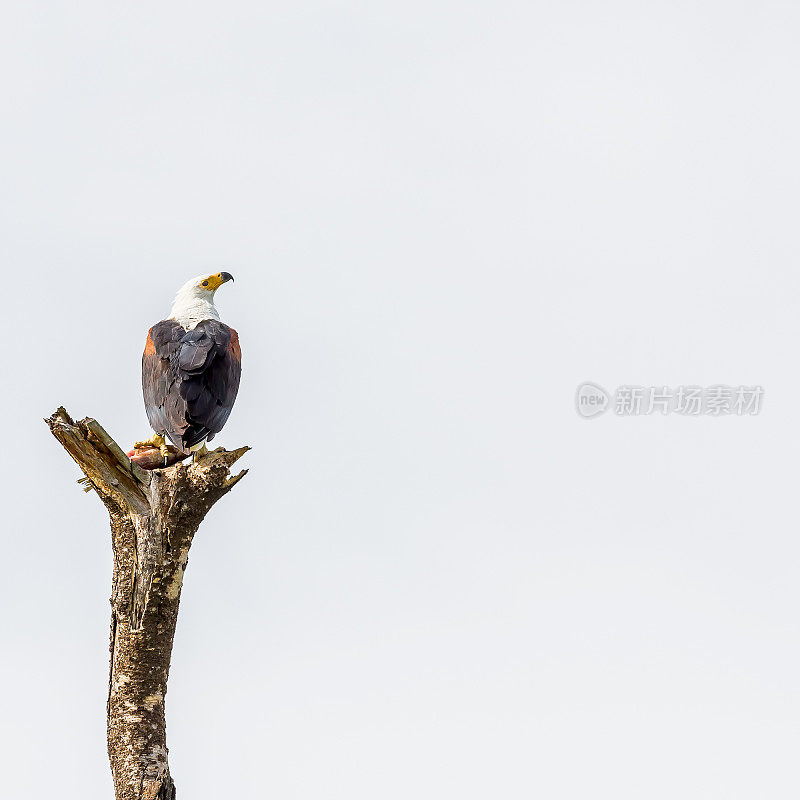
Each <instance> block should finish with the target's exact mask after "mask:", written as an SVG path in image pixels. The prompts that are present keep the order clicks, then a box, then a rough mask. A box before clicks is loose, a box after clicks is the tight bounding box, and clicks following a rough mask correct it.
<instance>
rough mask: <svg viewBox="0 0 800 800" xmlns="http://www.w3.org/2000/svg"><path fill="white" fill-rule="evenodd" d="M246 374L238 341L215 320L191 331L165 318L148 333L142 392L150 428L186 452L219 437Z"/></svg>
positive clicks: (203, 323)
mask: <svg viewBox="0 0 800 800" xmlns="http://www.w3.org/2000/svg"><path fill="white" fill-rule="evenodd" d="M241 373H242V368H241V351H240V349H239V337H238V335H237V334H236V331H234V330H232V329H231V328H229V327H228V326H227V325H224V324H223V323H221V322H218V321H217V320H205V321H204V322H201V323H200V324H199V325H197V326H196V327H195V328H193V329H192V330H190V331H186V330H184V329H183V328H182V327H181V326H180V325H178V323H177V322H174V321H172V320H165V321H164V322H159V323H158V325H155V326H154V327H153V328H151V329H150V333H149V334H148V339H147V345H146V346H145V352H144V357H143V360H142V388H143V390H144V401H145V408H146V410H147V418H148V419H149V420H150V425H151V426H152V427H153V429H154V430H155V431H156V432H157V433H161V434H162V435H165V436H167V437H168V438H169V439H170V441H171V442H172V443H173V444H174V445H175V446H176V447H179V448H181V449H182V450H184V451H187V450H188V449H189V448H190V447H192V446H194V445H196V444H199V443H200V442H202V441H203V440H204V439H209V440H210V439H212V438H213V437H214V434H215V433H219V432H220V431H221V430H222V427H223V426H224V425H225V423H226V422H227V420H228V417H229V416H230V413H231V409H232V408H233V403H234V401H235V400H236V394H237V392H238V390H239V378H240V376H241Z"/></svg>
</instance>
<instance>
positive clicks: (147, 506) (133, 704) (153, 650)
mask: <svg viewBox="0 0 800 800" xmlns="http://www.w3.org/2000/svg"><path fill="white" fill-rule="evenodd" d="M45 421H46V422H47V424H48V425H49V426H50V430H51V431H52V432H53V435H54V436H55V437H56V439H58V441H59V442H61V444H62V445H63V447H64V449H65V450H66V451H67V452H68V453H69V454H70V455H71V456H72V457H73V458H74V459H75V461H76V462H77V464H78V466H79V467H80V468H81V470H82V471H83V473H84V476H85V478H82V479H81V481H82V482H85V483H86V489H87V490H89V489H91V488H93V489H94V490H95V491H96V492H97V494H98V496H99V497H100V499H101V500H102V501H103V503H104V504H105V506H106V508H107V509H108V512H109V516H110V519H111V543H112V548H113V552H114V574H113V580H112V591H111V640H110V654H111V659H110V660H111V667H110V673H109V679H108V703H107V723H108V755H109V759H110V761H111V772H112V775H113V778H114V790H115V793H116V798H117V800H174V798H175V785H174V783H173V780H172V776H171V775H170V771H169V764H168V761H167V740H166V721H165V716H164V697H165V695H166V692H167V678H168V676H169V665H170V659H171V656H172V642H173V638H174V635H175V625H176V622H177V619H178V606H179V603H180V595H181V587H182V585H183V573H184V570H185V569H186V563H187V560H188V557H189V548H190V547H191V544H192V538H193V536H194V534H195V532H196V531H197V528H198V526H199V525H200V523H201V522H202V520H203V518H204V517H205V515H206V513H207V512H208V511H209V509H210V508H211V506H213V505H214V503H216V502H217V500H219V499H220V498H221V497H222V496H223V495H225V494H227V493H228V492H229V491H230V490H231V489H232V488H233V487H234V486H235V485H236V484H237V483H238V482H239V481H240V480H241V479H242V478H243V477H244V476H245V475H246V474H247V470H242V471H241V472H240V473H239V474H238V475H235V476H231V474H230V467H231V466H232V465H233V464H234V463H235V462H236V461H238V460H239V459H240V458H241V457H242V456H243V455H244V454H245V453H246V452H247V451H248V450H249V449H250V448H249V447H240V448H239V449H238V450H231V451H228V450H224V449H222V448H218V449H217V450H214V451H211V452H209V453H207V454H206V455H205V456H203V457H202V458H200V459H199V460H198V461H197V462H196V463H194V464H175V465H174V466H171V467H167V468H165V469H158V470H152V471H147V470H143V469H141V468H139V467H138V466H137V465H136V464H133V463H132V462H131V461H130V459H129V458H128V457H127V456H126V455H125V453H124V452H123V450H122V448H120V447H119V445H118V444H117V443H116V442H115V441H114V440H113V439H112V438H111V436H109V434H108V433H106V431H105V430H104V429H103V427H102V426H101V425H100V424H99V423H97V422H96V421H95V420H93V419H84V420H81V421H79V422H74V421H73V420H72V419H71V417H70V416H69V414H67V412H66V411H65V410H64V408H63V407H62V408H59V409H58V410H57V411H56V412H55V413H54V414H53V415H52V416H51V417H50V418H49V419H47V420H45Z"/></svg>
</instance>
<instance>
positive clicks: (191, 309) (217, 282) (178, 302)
mask: <svg viewBox="0 0 800 800" xmlns="http://www.w3.org/2000/svg"><path fill="white" fill-rule="evenodd" d="M232 280H233V275H231V274H230V272H216V273H214V274H213V275H198V276H197V277H196V278H192V279H191V280H190V281H186V283H184V284H183V286H181V288H180V289H178V293H177V294H176V295H175V300H174V301H173V303H172V310H171V311H170V312H169V319H174V320H175V322H177V323H178V324H179V325H180V326H181V327H182V328H185V329H186V330H191V329H192V328H194V327H195V326H196V325H197V324H199V323H200V322H202V321H203V320H204V319H217V320H218V319H219V313H218V312H217V309H216V308H215V307H214V294H215V292H216V291H217V289H219V287H220V286H222V284H223V283H227V282H228V281H232Z"/></svg>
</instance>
